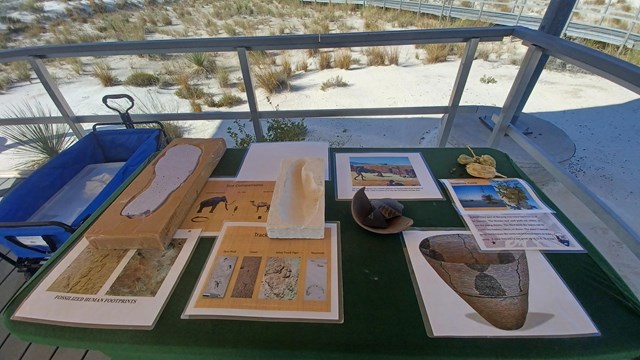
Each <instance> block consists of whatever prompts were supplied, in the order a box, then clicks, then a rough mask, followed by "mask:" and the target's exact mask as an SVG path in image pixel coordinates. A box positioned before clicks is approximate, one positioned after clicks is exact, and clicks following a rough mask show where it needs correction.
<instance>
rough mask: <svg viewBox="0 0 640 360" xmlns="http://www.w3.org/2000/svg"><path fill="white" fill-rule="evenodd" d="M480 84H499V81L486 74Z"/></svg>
mask: <svg viewBox="0 0 640 360" xmlns="http://www.w3.org/2000/svg"><path fill="white" fill-rule="evenodd" d="M480 82H481V83H483V84H497V83H498V80H496V78H494V77H493V76H487V75H486V74H485V75H482V77H481V78H480Z"/></svg>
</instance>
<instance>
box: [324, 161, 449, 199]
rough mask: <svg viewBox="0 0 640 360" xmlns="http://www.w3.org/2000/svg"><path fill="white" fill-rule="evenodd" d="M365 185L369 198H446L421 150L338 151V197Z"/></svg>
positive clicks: (348, 196) (342, 197) (353, 192)
mask: <svg viewBox="0 0 640 360" xmlns="http://www.w3.org/2000/svg"><path fill="white" fill-rule="evenodd" d="M362 187H366V191H367V196H368V197H369V198H370V199H384V198H391V199H396V200H399V199H405V200H412V199H413V200H441V199H444V197H443V196H442V193H441V192H440V189H439V188H438V185H437V184H436V181H435V180H434V178H433V175H432V174H431V172H430V171H429V168H428V167H427V164H426V163H425V161H424V159H423V158H422V155H421V154H420V153H336V188H337V199H338V200H351V199H352V198H353V195H354V194H355V193H356V192H357V191H358V190H359V189H360V188H362Z"/></svg>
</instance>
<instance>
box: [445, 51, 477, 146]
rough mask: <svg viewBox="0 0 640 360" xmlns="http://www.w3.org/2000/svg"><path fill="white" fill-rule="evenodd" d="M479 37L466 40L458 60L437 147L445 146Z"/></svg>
mask: <svg viewBox="0 0 640 360" xmlns="http://www.w3.org/2000/svg"><path fill="white" fill-rule="evenodd" d="M479 42H480V40H479V39H471V40H469V41H468V42H467V45H466V47H465V50H464V57H463V58H462V61H460V67H459V68H458V75H457V76H456V82H455V84H454V85H453V90H452V91H451V98H450V99H449V112H448V113H447V114H445V115H444V116H443V117H442V123H441V124H440V133H439V134H438V145H437V146H438V147H446V146H447V141H448V140H449V135H450V134H451V129H452V128H453V122H454V120H455V117H456V113H457V112H458V106H459V105H460V99H461V98H462V93H463V92H464V87H465V85H466V83H467V79H468V78H469V72H470V71H471V65H472V64H473V58H474V56H475V54H476V50H477V49H478V43H479Z"/></svg>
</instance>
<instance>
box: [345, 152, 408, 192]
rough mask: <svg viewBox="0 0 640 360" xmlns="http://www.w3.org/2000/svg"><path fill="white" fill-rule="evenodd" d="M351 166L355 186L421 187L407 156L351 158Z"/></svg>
mask: <svg viewBox="0 0 640 360" xmlns="http://www.w3.org/2000/svg"><path fill="white" fill-rule="evenodd" d="M349 165H350V170H351V179H352V181H351V183H352V185H353V186H358V187H361V186H420V181H419V180H418V176H417V175H416V171H415V170H414V168H413V165H412V164H411V160H409V158H408V157H406V156H399V157H350V158H349Z"/></svg>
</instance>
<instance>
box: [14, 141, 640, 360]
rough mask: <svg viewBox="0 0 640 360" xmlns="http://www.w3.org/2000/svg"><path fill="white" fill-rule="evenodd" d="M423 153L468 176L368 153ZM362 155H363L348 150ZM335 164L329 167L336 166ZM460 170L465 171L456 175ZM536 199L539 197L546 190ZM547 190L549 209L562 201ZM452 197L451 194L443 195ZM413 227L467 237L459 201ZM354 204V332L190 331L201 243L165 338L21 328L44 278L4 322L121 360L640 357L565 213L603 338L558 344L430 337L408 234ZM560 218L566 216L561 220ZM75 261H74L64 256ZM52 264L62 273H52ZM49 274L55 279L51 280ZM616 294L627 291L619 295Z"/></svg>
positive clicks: (572, 266)
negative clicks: (384, 230)
mask: <svg viewBox="0 0 640 360" xmlns="http://www.w3.org/2000/svg"><path fill="white" fill-rule="evenodd" d="M368 150H369V151H379V152H390V151H399V152H408V151H420V152H422V153H423V155H424V157H425V159H426V160H427V163H428V164H429V167H430V168H431V171H432V172H433V175H434V176H435V177H436V178H455V177H465V174H464V170H463V168H462V167H461V166H456V165H455V164H456V162H455V160H456V157H457V156H458V155H459V154H460V153H461V152H462V150H460V149H451V148H446V149H368ZM338 151H340V152H347V151H352V152H362V151H364V150H363V149H340V150H338ZM478 152H479V153H489V154H491V155H492V156H494V157H495V158H496V160H497V161H498V164H499V166H498V171H499V172H500V173H502V174H505V175H507V176H509V177H520V178H524V179H527V177H526V175H524V173H522V172H521V171H520V170H519V169H518V168H517V167H516V166H515V165H514V164H513V163H512V162H511V160H510V159H509V158H508V157H507V156H506V155H505V154H503V153H501V152H498V151H495V150H491V149H478ZM243 154H244V151H242V150H234V149H230V150H227V152H226V154H225V155H224V157H223V159H222V161H221V162H220V164H219V165H218V167H217V168H216V170H215V172H214V176H233V175H235V174H236V172H237V169H238V166H239V164H240V162H241V160H242V156H243ZM333 159H334V156H333V153H332V154H331V156H330V161H331V162H332V163H333ZM452 168H456V171H454V172H453V173H451V170H452ZM536 190H537V189H536ZM537 191H538V194H540V195H541V196H542V198H543V200H544V201H545V202H546V203H547V204H549V205H551V206H552V207H553V204H552V202H551V201H550V200H549V199H547V198H546V197H544V196H543V195H542V193H541V192H540V191H539V190H537ZM443 193H445V191H444V189H443ZM404 204H405V206H406V207H405V214H406V216H408V217H410V218H413V219H414V221H415V224H414V225H415V226H419V227H462V226H463V223H462V221H461V220H460V218H459V216H458V215H457V214H456V212H455V210H454V208H453V205H452V204H451V203H450V201H412V202H409V201H407V202H404ZM349 209H350V203H349V202H348V201H340V202H338V201H335V188H334V184H333V182H327V186H326V220H327V221H340V224H341V227H340V229H341V234H340V235H341V251H342V277H343V284H344V285H343V287H344V291H343V299H344V324H308V323H277V322H256V321H233V320H181V319H180V314H181V313H182V311H183V309H184V307H185V305H186V303H187V300H188V297H189V295H190V294H191V292H192V290H193V287H194V286H195V283H196V280H197V277H198V275H199V274H200V271H201V270H202V268H203V266H204V263H205V261H206V258H207V256H208V254H209V251H210V249H211V247H212V245H213V242H214V239H206V238H205V239H201V240H200V242H199V244H198V245H197V247H196V249H195V252H194V255H193V257H192V259H191V261H190V262H189V264H188V265H187V268H186V269H185V272H184V274H183V276H182V278H181V280H180V282H179V283H178V284H177V286H176V289H175V291H174V293H173V295H172V296H171V298H170V299H169V302H168V303H167V306H166V308H165V309H164V312H163V313H162V315H161V317H160V319H159V321H158V323H157V324H156V326H155V328H154V329H153V330H151V331H144V330H141V331H140V330H139V331H132V330H104V329H83V328H73V327H63V326H53V325H43V324H32V323H25V322H17V321H11V320H10V317H11V315H12V314H13V312H14V311H15V310H16V308H17V306H18V305H19V303H20V302H21V301H22V300H23V299H24V298H25V296H26V295H27V294H28V293H29V291H30V290H31V289H32V288H33V287H34V284H35V283H37V282H38V281H39V280H40V278H42V272H41V273H40V274H39V275H37V276H36V277H35V278H34V279H33V281H32V282H30V283H29V284H28V285H27V286H26V287H25V288H24V289H22V291H20V293H19V294H18V295H17V296H16V298H14V299H13V301H12V302H11V303H10V305H9V306H8V308H7V310H6V311H5V313H4V321H5V324H6V326H7V327H8V328H9V330H10V331H11V332H12V333H13V334H15V335H16V336H18V337H20V338H22V339H24V340H27V341H32V342H39V343H46V344H52V345H58V346H65V347H77V348H88V349H95V350H99V351H102V352H104V353H106V354H107V355H110V356H112V357H114V358H117V359H120V358H135V359H141V358H152V359H163V358H177V359H186V358H190V357H204V358H214V357H237V358H249V357H252V358H258V357H259V358H269V357H292V358H308V357H311V358H331V357H336V358H347V357H362V358H365V357H366V358H375V357H378V358H392V357H402V358H404V357H421V358H423V357H432V358H454V357H468V358H496V357H501V358H503V357H506V358H542V357H545V358H583V357H594V358H616V359H619V358H633V357H637V356H640V311H638V309H640V306H639V302H638V300H637V299H636V298H634V297H633V296H632V295H630V293H629V291H628V288H626V287H625V286H624V284H623V283H622V282H621V281H620V279H619V277H617V276H616V275H615V273H613V271H612V270H611V268H610V267H609V266H608V264H607V263H606V261H605V260H604V259H603V258H602V256H600V254H598V253H597V252H596V251H595V250H594V249H593V247H592V246H591V245H590V244H589V243H588V242H587V240H586V239H585V238H584V237H583V236H582V234H580V232H579V231H578V230H577V229H576V228H575V227H574V226H572V225H571V224H570V222H569V221H568V220H567V219H566V217H564V215H563V214H561V213H558V217H559V218H560V220H561V221H562V222H563V223H564V224H566V225H567V227H568V228H569V230H570V231H571V232H572V233H573V234H574V235H575V236H576V238H577V239H578V240H579V241H580V242H581V243H582V244H583V246H584V247H585V248H587V249H588V250H589V254H549V255H547V257H548V259H549V260H550V262H551V263H552V264H553V266H554V267H555V269H556V270H557V272H558V273H559V274H560V275H561V276H562V278H563V279H564V281H565V282H566V284H567V285H568V286H569V288H570V289H571V290H572V291H573V293H574V294H575V295H576V297H577V298H578V299H579V301H580V302H581V303H582V305H583V306H584V308H585V310H586V311H587V312H588V313H589V315H590V316H591V318H592V319H593V321H594V322H595V324H596V326H597V327H598V329H599V330H600V331H601V333H602V335H601V336H597V337H586V338H549V339H522V338H520V339H447V338H429V337H427V334H426V332H425V329H424V325H423V322H422V317H421V314H420V309H419V307H418V301H417V299H416V295H415V291H414V288H413V284H412V282H411V278H410V275H409V270H408V267H407V263H406V260H405V256H404V253H403V249H402V241H401V239H400V237H399V236H398V235H386V236H383V235H375V234H372V233H369V232H366V231H364V230H362V229H360V228H359V227H358V226H357V225H356V224H355V223H354V222H353V220H352V219H351V215H350V210H349ZM556 210H557V209H556ZM63 251H64V250H63ZM55 259H56V258H54V259H53V261H50V262H49V264H47V267H50V266H51V263H52V262H55ZM45 271H46V269H45ZM616 284H617V285H616Z"/></svg>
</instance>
